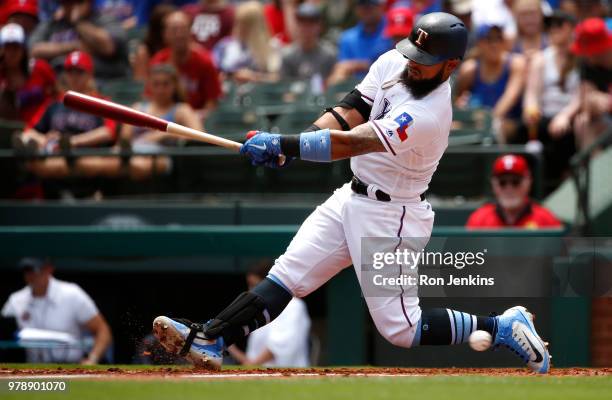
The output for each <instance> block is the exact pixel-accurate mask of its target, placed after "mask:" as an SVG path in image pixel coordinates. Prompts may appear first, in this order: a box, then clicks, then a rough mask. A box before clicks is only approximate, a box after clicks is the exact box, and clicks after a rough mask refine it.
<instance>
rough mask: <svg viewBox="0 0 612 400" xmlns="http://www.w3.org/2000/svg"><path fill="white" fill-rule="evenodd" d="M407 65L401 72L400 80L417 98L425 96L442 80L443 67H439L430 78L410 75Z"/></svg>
mask: <svg viewBox="0 0 612 400" xmlns="http://www.w3.org/2000/svg"><path fill="white" fill-rule="evenodd" d="M408 71H409V70H408V67H406V68H404V72H402V76H401V82H402V84H403V85H404V87H405V88H406V89H408V91H409V92H410V93H411V94H412V97H414V98H415V99H417V100H419V99H422V98H423V97H425V96H427V95H428V94H429V93H431V92H432V91H433V90H434V89H436V88H437V87H438V86H440V84H441V83H442V82H444V79H443V75H444V68H442V69H440V72H438V74H437V75H436V76H434V77H433V78H430V79H414V78H411V77H410V74H409V72H408Z"/></svg>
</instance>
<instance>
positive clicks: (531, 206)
mask: <svg viewBox="0 0 612 400" xmlns="http://www.w3.org/2000/svg"><path fill="white" fill-rule="evenodd" d="M465 226H466V227H467V228H471V229H486V228H525V229H539V228H560V227H561V226H562V224H561V222H560V221H559V220H558V219H557V217H555V216H554V215H553V213H551V212H550V211H548V210H547V209H546V208H544V207H542V206H541V205H539V204H536V203H533V202H529V203H527V205H526V206H525V209H524V210H523V212H522V213H521V214H520V215H519V218H518V219H517V220H516V222H515V223H514V224H509V223H508V222H507V221H506V220H505V218H504V216H503V214H502V213H501V209H500V207H499V205H498V204H495V203H488V204H485V205H483V206H482V207H480V208H479V209H477V210H476V211H474V212H473V213H472V215H470V218H468V221H467V223H466V225H465Z"/></svg>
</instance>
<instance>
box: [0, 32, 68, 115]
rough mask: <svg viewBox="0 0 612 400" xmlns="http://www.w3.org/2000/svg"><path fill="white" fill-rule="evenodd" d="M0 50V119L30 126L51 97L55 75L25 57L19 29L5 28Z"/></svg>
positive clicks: (46, 65)
mask: <svg viewBox="0 0 612 400" xmlns="http://www.w3.org/2000/svg"><path fill="white" fill-rule="evenodd" d="M0 46H1V47H0V52H1V53H2V58H1V59H0V117H1V118H5V119H12V120H14V119H17V120H21V121H23V122H24V123H26V124H31V123H32V121H33V119H34V118H35V117H36V115H37V114H38V113H39V112H41V110H42V109H43V108H44V107H45V106H46V105H47V103H48V102H49V101H51V100H52V99H53V97H54V96H55V92H56V89H55V73H54V72H53V70H52V69H51V67H50V66H49V64H47V62H46V61H44V60H39V59H34V58H30V57H28V48H27V45H26V43H25V33H24V30H23V28H22V27H21V25H17V24H15V23H9V24H7V25H5V26H4V27H3V28H2V30H0Z"/></svg>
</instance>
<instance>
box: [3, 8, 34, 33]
mask: <svg viewBox="0 0 612 400" xmlns="http://www.w3.org/2000/svg"><path fill="white" fill-rule="evenodd" d="M0 14H3V17H4V18H6V19H7V21H6V22H7V23H11V22H12V23H15V24H19V25H21V26H22V27H23V29H24V30H25V33H26V35H29V34H30V33H32V31H33V30H34V28H35V27H36V24H37V23H38V2H37V0H19V1H17V0H10V1H8V4H6V5H3V6H1V7H0Z"/></svg>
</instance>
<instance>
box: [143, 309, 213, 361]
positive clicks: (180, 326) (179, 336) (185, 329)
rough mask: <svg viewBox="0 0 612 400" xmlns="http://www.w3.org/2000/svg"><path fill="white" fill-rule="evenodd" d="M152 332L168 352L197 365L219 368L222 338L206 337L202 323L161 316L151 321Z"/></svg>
mask: <svg viewBox="0 0 612 400" xmlns="http://www.w3.org/2000/svg"><path fill="white" fill-rule="evenodd" d="M153 334H154V335H155V337H157V339H158V340H159V343H161V345H162V346H164V348H165V349H166V351H168V352H169V353H172V354H178V355H180V356H182V357H185V358H186V359H187V360H188V361H189V362H191V363H192V364H194V365H195V366H197V367H201V368H206V369H211V370H220V369H221V365H222V364H223V350H224V345H223V338H222V337H219V338H217V339H212V340H209V339H207V338H206V337H204V333H203V325H202V324H196V323H193V322H191V321H189V320H186V319H173V318H168V317H164V316H161V317H157V318H155V320H154V321H153Z"/></svg>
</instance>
